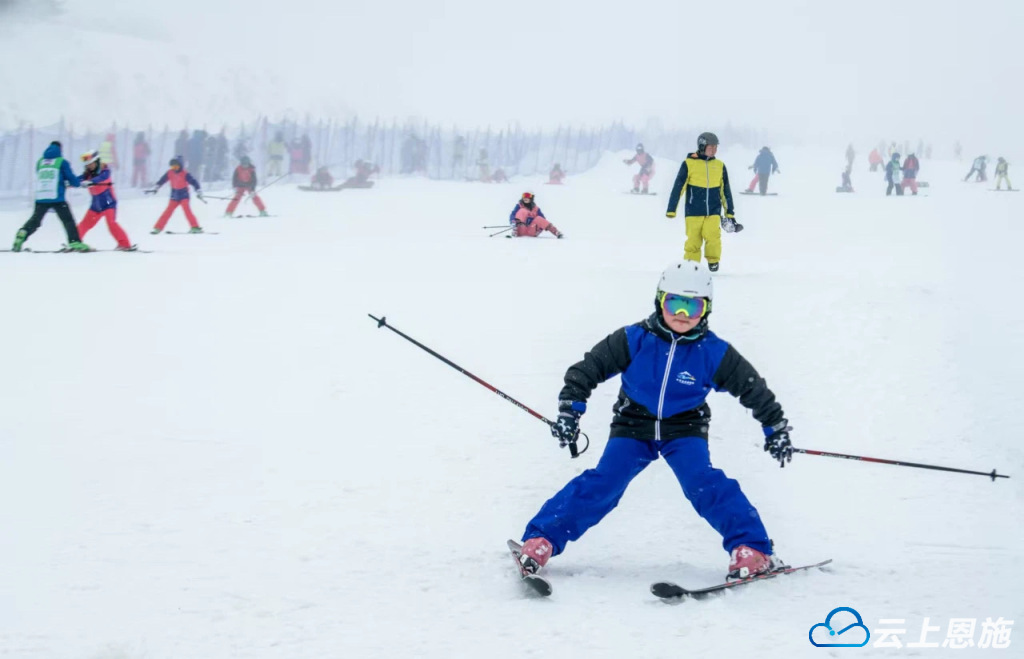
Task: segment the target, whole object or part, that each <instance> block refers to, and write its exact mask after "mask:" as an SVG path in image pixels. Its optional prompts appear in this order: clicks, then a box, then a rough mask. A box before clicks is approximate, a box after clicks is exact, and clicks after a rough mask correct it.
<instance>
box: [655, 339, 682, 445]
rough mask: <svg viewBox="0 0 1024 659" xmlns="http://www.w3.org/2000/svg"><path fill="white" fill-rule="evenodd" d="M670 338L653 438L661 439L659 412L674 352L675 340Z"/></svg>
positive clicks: (661, 407)
mask: <svg viewBox="0 0 1024 659" xmlns="http://www.w3.org/2000/svg"><path fill="white" fill-rule="evenodd" d="M677 341H679V339H675V338H673V339H672V347H671V348H669V349H668V362H667V363H666V364H665V377H663V378H662V379H661V394H660V395H659V396H658V419H657V420H656V421H655V422H654V439H656V440H659V441H660V440H661V413H662V411H663V410H664V409H665V389H667V388H668V376H669V375H670V374H671V373H672V357H673V356H674V355H675V352H676V342H677Z"/></svg>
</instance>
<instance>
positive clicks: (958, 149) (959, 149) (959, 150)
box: [953, 140, 964, 160]
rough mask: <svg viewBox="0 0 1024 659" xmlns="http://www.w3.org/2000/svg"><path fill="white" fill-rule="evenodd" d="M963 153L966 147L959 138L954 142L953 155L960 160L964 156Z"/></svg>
mask: <svg viewBox="0 0 1024 659" xmlns="http://www.w3.org/2000/svg"><path fill="white" fill-rule="evenodd" d="M963 155H964V147H963V146H961V145H960V140H957V141H956V142H955V143H954V144H953V157H954V158H956V159H957V160H960V159H961V158H963Z"/></svg>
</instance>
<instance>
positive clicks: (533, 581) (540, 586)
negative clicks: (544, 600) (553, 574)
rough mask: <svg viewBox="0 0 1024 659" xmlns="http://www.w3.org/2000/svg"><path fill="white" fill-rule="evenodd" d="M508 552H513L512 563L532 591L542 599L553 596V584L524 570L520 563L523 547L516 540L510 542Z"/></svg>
mask: <svg viewBox="0 0 1024 659" xmlns="http://www.w3.org/2000/svg"><path fill="white" fill-rule="evenodd" d="M508 550H509V551H510V552H512V561H513V562H514V563H515V564H516V569H517V570H519V578H520V579H521V580H522V582H523V583H524V584H526V586H527V587H529V588H530V590H531V591H533V592H534V593H536V594H538V595H540V596H541V597H547V596H548V595H550V594H551V584H550V583H548V580H547V579H545V578H544V577H538V576H537V575H536V574H531V573H529V572H527V571H526V570H525V569H524V568H523V564H522V563H520V562H519V557H520V556H522V555H523V546H522V545H521V544H519V543H518V542H516V541H515V540H509V541H508Z"/></svg>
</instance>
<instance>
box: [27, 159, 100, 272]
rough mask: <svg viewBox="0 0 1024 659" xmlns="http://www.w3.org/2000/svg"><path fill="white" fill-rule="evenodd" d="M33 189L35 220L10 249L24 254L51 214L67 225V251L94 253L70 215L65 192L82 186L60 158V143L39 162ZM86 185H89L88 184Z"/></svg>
mask: <svg viewBox="0 0 1024 659" xmlns="http://www.w3.org/2000/svg"><path fill="white" fill-rule="evenodd" d="M34 185H35V198H36V205H35V209H34V210H33V211H32V217H30V218H29V219H28V222H25V225H24V226H22V227H21V229H19V230H18V233H17V234H16V235H15V236H14V245H13V246H12V247H11V251H13V252H20V251H21V247H22V245H24V244H25V241H26V240H28V239H29V236H31V235H32V234H33V233H35V232H36V231H37V230H38V229H39V227H40V225H42V223H43V217H45V216H46V214H47V213H49V212H50V211H53V212H55V213H57V217H58V218H59V219H60V222H61V224H63V225H64V232H65V233H67V236H68V249H70V250H71V251H73V252H89V251H91V249H90V248H89V246H88V245H86V244H85V243H83V242H82V239H81V238H80V237H79V235H78V227H76V226H75V218H74V216H73V215H72V214H71V209H70V208H69V207H68V203H67V202H66V201H64V189H65V188H66V187H67V186H69V185H70V186H71V187H73V188H79V187H82V185H83V183H82V179H81V178H79V177H78V176H75V173H74V172H72V171H71V165H70V164H69V163H68V161H67V160H65V159H64V157H63V156H62V155H61V144H60V142H56V141H54V142H50V145H49V146H47V147H46V150H45V151H43V157H42V158H40V159H39V160H38V161H37V162H36V171H35V183H34ZM84 185H88V183H85V184H84Z"/></svg>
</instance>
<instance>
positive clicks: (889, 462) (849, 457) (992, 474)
mask: <svg viewBox="0 0 1024 659" xmlns="http://www.w3.org/2000/svg"><path fill="white" fill-rule="evenodd" d="M793 452H794V453H803V454H805V455H820V456H824V457H826V458H842V459H843V460H858V461H860V462H877V463H880V464H887V465H895V466H897V467H915V468H917V469H933V470H935V471H950V472H954V473H957V474H973V475H976V476H988V477H989V478H991V479H992V482H993V483H994V482H995V480H996V479H997V478H1009V476H1006V475H1005V474H997V473H996V470H995V469H993V470H992V471H973V470H970V469H957V468H955V467H940V466H938V465H928V464H922V463H920V462H906V461H904V460H886V459H884V458H869V457H867V456H865V455H849V454H847V453H832V452H829V451H814V450H811V449H805V448H794V449H793Z"/></svg>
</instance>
